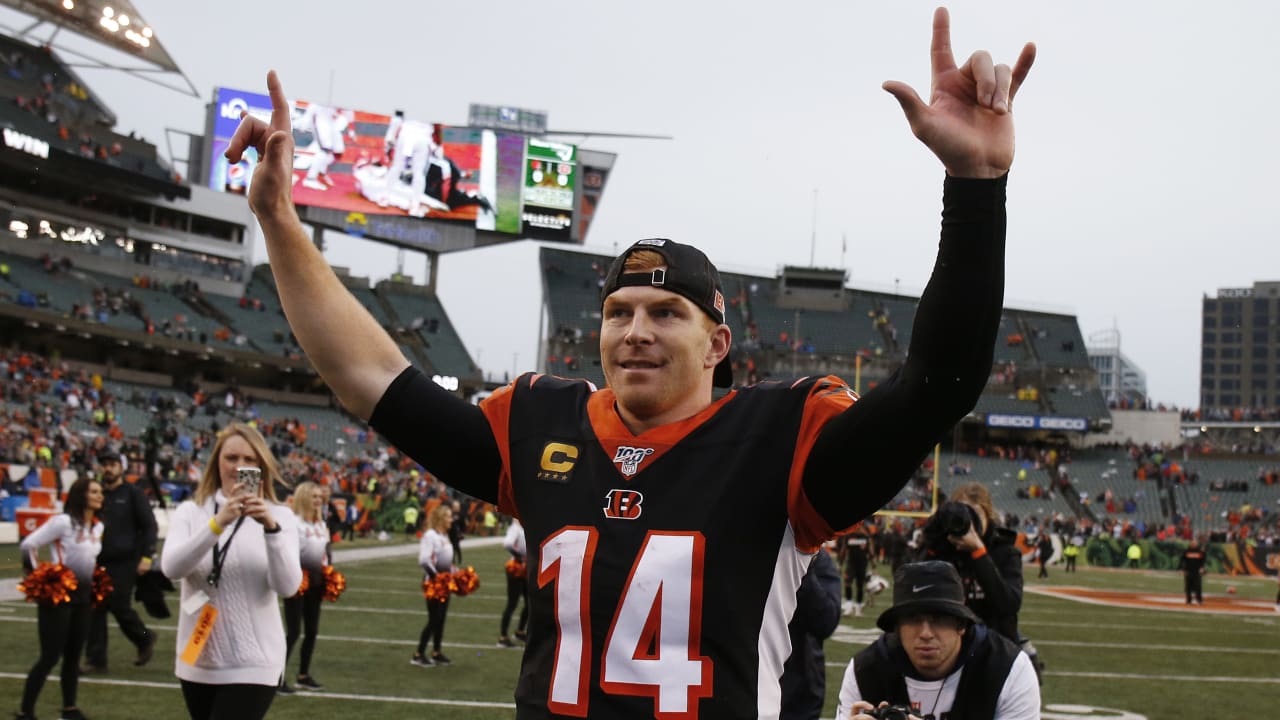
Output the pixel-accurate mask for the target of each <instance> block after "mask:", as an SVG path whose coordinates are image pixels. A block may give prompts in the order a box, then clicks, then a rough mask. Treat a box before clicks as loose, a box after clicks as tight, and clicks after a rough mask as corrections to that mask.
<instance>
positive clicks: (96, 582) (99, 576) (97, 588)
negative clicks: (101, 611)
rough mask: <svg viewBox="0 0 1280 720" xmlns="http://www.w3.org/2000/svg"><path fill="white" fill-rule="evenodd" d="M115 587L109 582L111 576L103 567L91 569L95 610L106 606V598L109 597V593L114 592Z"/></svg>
mask: <svg viewBox="0 0 1280 720" xmlns="http://www.w3.org/2000/svg"><path fill="white" fill-rule="evenodd" d="M115 590H116V586H115V584H114V583H112V582H111V576H110V575H108V574H107V569H106V568H104V567H96V568H94V569H93V606H94V607H95V608H100V607H103V606H104V605H106V604H107V598H110V597H111V593H113V592H115Z"/></svg>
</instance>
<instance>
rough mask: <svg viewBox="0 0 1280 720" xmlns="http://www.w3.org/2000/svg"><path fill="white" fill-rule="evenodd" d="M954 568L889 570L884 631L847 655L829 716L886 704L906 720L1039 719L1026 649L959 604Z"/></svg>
mask: <svg viewBox="0 0 1280 720" xmlns="http://www.w3.org/2000/svg"><path fill="white" fill-rule="evenodd" d="M964 601H965V597H964V587H963V586H962V585H961V583H960V575H959V574H958V573H957V572H956V569H955V566H954V565H952V564H951V563H948V562H944V561H941V560H929V561H926V562H919V563H908V564H906V565H903V566H902V567H901V568H899V569H898V571H897V572H895V573H894V575H893V607H891V608H889V609H888V610H886V611H884V613H883V614H882V615H880V618H879V619H878V620H876V624H877V625H879V626H880V629H882V630H884V631H885V634H884V635H882V636H881V637H880V639H879V640H877V641H875V642H874V643H872V644H871V645H870V646H868V647H867V648H866V649H864V650H862V651H861V652H859V653H858V654H857V655H855V656H854V658H853V660H852V661H850V663H849V666H848V668H847V669H846V670H845V673H844V681H843V682H842V683H841V685H840V701H839V704H838V705H837V706H836V720H851V719H852V720H869V717H870V716H869V715H867V713H868V711H870V710H872V709H874V708H876V707H878V706H880V705H883V704H889V705H894V706H897V707H899V708H902V709H904V710H906V711H907V712H908V713H909V717H911V718H926V719H932V718H948V717H950V718H991V719H992V720H1038V719H1039V717H1040V685H1039V684H1038V683H1037V682H1036V673H1035V669H1034V668H1033V667H1032V665H1031V660H1030V658H1028V657H1027V655H1026V653H1023V652H1022V651H1021V650H1019V649H1018V646H1017V645H1015V644H1013V642H1012V641H1010V640H1009V639H1007V638H1005V637H1004V636H1002V635H1000V634H999V633H996V632H991V631H989V630H988V629H987V627H986V626H985V625H983V624H982V623H980V622H979V621H978V616H977V615H974V614H973V611H972V610H970V609H969V608H968V607H967V606H966V605H965V602H964Z"/></svg>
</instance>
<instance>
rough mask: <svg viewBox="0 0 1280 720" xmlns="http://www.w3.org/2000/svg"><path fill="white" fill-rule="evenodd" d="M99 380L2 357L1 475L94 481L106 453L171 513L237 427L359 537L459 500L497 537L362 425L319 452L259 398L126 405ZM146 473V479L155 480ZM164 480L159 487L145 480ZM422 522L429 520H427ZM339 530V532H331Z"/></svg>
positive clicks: (297, 424)
mask: <svg viewBox="0 0 1280 720" xmlns="http://www.w3.org/2000/svg"><path fill="white" fill-rule="evenodd" d="M110 386H111V384H110V383H106V382H104V379H103V378H102V377H101V376H99V375H96V374H92V373H87V372H84V371H79V370H72V369H70V368H69V367H68V366H66V365H65V364H60V363H55V362H51V361H49V360H48V359H47V358H43V357H40V356H38V355H35V354H33V353H28V352H0V465H3V464H10V465H24V466H29V467H31V468H52V469H55V470H74V471H76V472H78V473H87V472H89V471H90V470H91V468H92V467H93V460H94V459H95V458H96V457H98V456H99V454H100V453H101V451H102V450H104V449H109V450H111V451H118V452H120V453H121V454H122V455H124V456H126V457H127V458H128V465H127V469H126V472H127V473H129V474H131V475H133V476H135V478H137V481H138V482H139V483H140V484H141V485H142V487H144V488H145V490H146V491H147V493H148V494H149V495H151V496H152V497H153V498H155V499H156V500H158V501H163V502H164V503H165V504H172V503H176V502H179V501H181V500H182V499H183V498H185V497H187V496H188V495H189V494H190V492H191V491H192V488H193V486H194V484H195V483H196V482H197V481H198V479H199V477H200V474H201V472H202V469H203V461H204V458H203V457H202V456H203V454H204V451H205V450H206V449H207V448H209V447H211V446H212V444H213V442H214V439H215V436H216V433H217V431H218V429H219V428H220V427H221V425H225V424H226V423H227V422H229V421H231V420H241V421H245V422H248V423H250V424H252V425H254V426H255V427H257V428H258V429H259V431H260V432H262V434H263V436H264V437H265V438H266V439H267V440H268V442H269V443H270V447H271V450H272V452H273V453H274V454H275V455H276V456H277V457H278V458H280V460H281V466H282V467H281V469H282V474H283V476H284V477H285V478H286V479H287V480H288V481H289V483H290V484H291V485H296V484H297V483H300V482H303V481H307V480H309V481H312V482H316V483H317V484H319V485H320V486H321V487H322V488H327V492H329V493H330V494H331V495H334V496H342V497H345V498H346V499H347V500H348V503H347V505H348V507H353V506H354V508H355V510H354V512H353V513H352V514H345V513H344V514H343V515H341V516H339V517H336V518H335V523H343V522H346V523H349V524H350V525H351V528H350V530H351V531H353V532H354V533H359V534H369V533H378V532H380V531H381V532H396V531H400V530H402V529H403V527H404V525H403V522H404V521H403V516H402V515H401V514H400V513H399V511H398V510H397V511H396V512H395V513H391V514H388V515H387V516H386V517H380V516H378V515H377V514H376V512H377V511H378V510H379V509H380V508H382V507H384V506H393V505H394V506H396V507H397V508H398V507H399V506H404V505H414V504H417V505H419V506H421V505H423V504H425V505H426V506H427V507H428V508H430V507H431V505H432V504H433V503H438V502H444V501H449V502H453V501H459V502H460V503H461V505H462V508H463V513H464V516H465V517H466V518H467V521H468V523H469V526H468V529H469V530H471V531H480V532H484V531H486V529H487V531H488V532H493V531H494V530H495V528H494V527H493V526H492V525H491V524H490V523H488V522H486V521H487V520H488V516H490V515H492V511H493V508H492V507H489V506H486V505H485V504H483V503H480V502H478V501H475V500H473V499H471V498H467V497H462V496H458V495H456V494H455V493H454V492H453V491H452V490H451V489H449V488H448V487H447V486H446V485H444V484H443V483H442V482H440V481H439V480H438V479H436V478H435V477H434V476H432V475H431V474H430V473H428V472H426V471H425V470H424V469H423V468H422V467H421V466H419V465H417V464H416V463H414V462H413V461H411V460H410V459H409V458H408V457H407V456H404V455H401V454H400V453H398V452H397V451H396V450H395V449H394V448H392V447H389V446H387V445H385V444H384V443H382V442H381V441H380V440H379V439H378V437H377V435H376V434H375V433H373V432H372V431H370V430H368V429H367V428H365V427H364V426H363V423H360V422H359V421H358V420H356V419H354V418H351V417H348V416H339V415H336V414H335V415H334V418H335V421H336V422H347V423H351V424H352V425H358V426H359V427H348V428H346V430H348V431H349V432H347V433H346V434H347V436H348V438H349V439H348V440H347V441H346V442H344V443H342V444H340V445H337V446H336V449H335V448H334V447H317V445H316V444H315V443H310V442H309V439H310V434H311V433H313V432H315V431H316V430H317V428H316V427H315V426H314V425H308V424H307V423H305V422H304V421H302V420H300V419H298V418H297V417H288V416H284V417H267V416H265V415H264V413H262V412H261V411H260V409H259V407H258V404H257V403H256V402H255V400H254V398H252V397H251V396H250V395H248V394H246V393H244V392H242V391H241V390H239V389H237V388H236V387H234V386H232V387H229V388H227V389H225V390H219V391H216V392H207V391H205V390H204V389H202V388H200V387H199V386H198V385H195V384H191V385H189V386H188V387H187V388H186V389H185V391H184V392H177V391H172V390H168V391H164V392H160V391H159V390H150V391H148V390H147V389H145V388H143V387H142V386H131V387H130V388H129V389H128V390H127V391H125V393H124V394H123V395H117V394H114V393H112V391H111V390H110V389H109V387H110ZM122 406H129V407H130V408H131V409H132V410H140V411H142V412H145V413H146V416H147V417H148V418H149V420H148V425H147V427H145V428H130V429H125V427H123V422H122V420H121V417H120V414H119V411H120V410H121V409H122ZM148 471H150V472H148ZM148 475H150V476H152V477H155V478H157V479H158V481H159V482H158V483H157V484H155V485H153V484H151V483H150V482H149V481H148V480H147V479H146V478H147V476H148ZM0 480H2V481H3V485H4V490H5V492H7V493H8V494H11V495H14V494H23V493H25V491H26V487H25V485H24V483H23V482H22V481H21V480H19V481H17V482H14V481H11V480H10V478H9V476H8V474H7V473H4V474H3V477H2V478H0ZM423 515H424V516H425V513H423ZM338 529H339V527H338V525H337V524H335V531H337V530H338Z"/></svg>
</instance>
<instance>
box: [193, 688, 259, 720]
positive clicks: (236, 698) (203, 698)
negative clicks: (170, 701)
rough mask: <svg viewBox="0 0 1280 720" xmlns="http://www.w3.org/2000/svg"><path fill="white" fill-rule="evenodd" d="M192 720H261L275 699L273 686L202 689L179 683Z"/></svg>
mask: <svg viewBox="0 0 1280 720" xmlns="http://www.w3.org/2000/svg"><path fill="white" fill-rule="evenodd" d="M181 682H182V699H183V700H184V701H186V703H187V713H188V714H190V715H191V720H262V718H264V717H266V716H267V711H268V710H270V709H271V701H273V700H275V699H276V686H274V685H248V684H244V683H239V684H234V685H205V684H204V683H197V682H191V681H190V680H182V681H181Z"/></svg>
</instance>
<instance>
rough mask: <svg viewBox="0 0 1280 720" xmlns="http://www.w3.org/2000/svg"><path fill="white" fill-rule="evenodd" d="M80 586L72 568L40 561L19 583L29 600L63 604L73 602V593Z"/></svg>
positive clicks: (44, 603)
mask: <svg viewBox="0 0 1280 720" xmlns="http://www.w3.org/2000/svg"><path fill="white" fill-rule="evenodd" d="M79 586H80V583H79V582H78V581H77V580H76V574H75V573H73V572H71V569H70V568H68V567H66V566H64V565H61V564H58V565H54V564H53V563H40V566H39V567H37V568H36V569H35V570H32V571H31V574H30V575H28V576H26V577H25V578H23V579H22V582H20V583H18V590H19V591H21V592H22V593H23V594H24V595H26V596H27V602H34V603H40V604H42V605H61V604H62V603H67V602H71V593H72V592H73V591H74V590H75V589H76V588H77V587H79Z"/></svg>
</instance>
